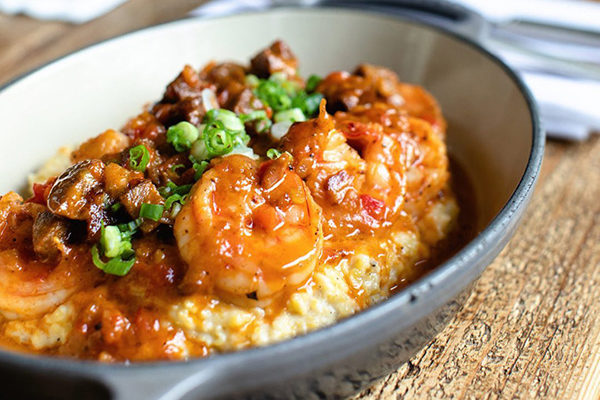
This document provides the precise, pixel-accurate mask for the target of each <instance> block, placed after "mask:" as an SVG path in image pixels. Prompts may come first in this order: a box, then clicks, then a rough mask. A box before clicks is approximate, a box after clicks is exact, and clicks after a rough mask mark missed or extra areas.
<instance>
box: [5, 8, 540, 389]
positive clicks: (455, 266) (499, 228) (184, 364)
mask: <svg viewBox="0 0 600 400" xmlns="http://www.w3.org/2000/svg"><path fill="white" fill-rule="evenodd" d="M290 11H292V12H294V13H307V14H310V13H315V12H322V11H325V12H336V13H339V12H344V13H351V14H358V15H360V16H369V17H372V18H376V19H385V20H388V21H394V22H401V23H405V24H411V25H415V26H418V27H420V28H424V29H426V30H432V31H434V32H435V33H436V34H440V35H442V36H447V37H450V38H451V39H453V40H455V41H458V42H461V43H463V44H465V45H467V46H468V47H470V48H471V49H473V50H475V51H476V52H478V53H479V54H481V55H482V56H484V57H486V58H487V59H489V60H490V61H492V62H493V63H495V64H496V65H498V66H500V67H501V69H502V70H503V72H504V73H505V74H506V75H508V77H509V78H510V79H511V80H512V81H513V82H514V84H515V86H516V87H517V89H518V91H519V93H520V94H521V95H522V96H523V99H524V101H525V104H526V106H527V108H528V113H529V117H530V119H531V130H532V132H531V134H532V140H531V149H530V153H529V157H528V161H527V164H526V166H525V170H524V171H523V175H522V177H521V179H520V181H519V183H518V184H517V186H516V187H515V190H514V191H513V193H512V194H511V196H510V197H509V199H508V200H507V202H506V203H505V204H504V206H503V207H502V208H501V209H500V211H499V212H498V213H497V214H496V216H495V217H494V218H493V219H492V220H491V221H490V222H489V223H488V224H487V226H485V227H484V228H483V229H482V230H481V232H479V234H477V235H476V237H475V238H473V239H472V240H471V241H469V242H468V243H467V244H466V245H465V246H464V247H463V248H461V249H460V250H459V251H458V252H457V253H456V254H455V255H453V256H452V257H450V258H449V259H448V260H446V261H444V262H443V263H441V264H440V265H439V266H437V267H435V268H434V269H433V270H432V271H430V272H428V273H427V274H425V275H423V276H422V277H420V278H418V279H417V280H416V281H414V282H412V283H411V284H410V285H408V286H407V287H405V288H403V289H402V290H401V291H400V292H398V293H396V294H394V295H393V296H390V297H389V298H387V299H385V300H383V301H381V302H380V303H377V304H374V305H373V306H370V307H368V308H366V309H364V310H361V311H360V312H358V313H356V314H353V315H351V316H348V317H346V318H344V319H341V320H339V321H337V322H335V323H333V324H331V325H328V326H325V327H322V328H319V329H316V330H313V331H310V332H308V333H306V334H303V335H299V336H296V337H293V338H290V339H286V340H283V341H281V342H276V343H273V344H269V345H267V346H264V347H252V348H248V349H242V350H239V351H233V352H228V353H222V354H216V355H213V356H209V357H200V358H190V359H188V360H174V361H150V362H134V363H130V364H129V363H118V364H108V363H102V362H98V361H92V360H80V359H68V358H60V357H55V356H46V355H35V354H29V353H21V352H16V351H11V350H6V349H0V363H3V364H11V365H13V366H15V367H17V368H19V367H23V368H26V369H28V370H31V368H32V367H34V368H35V369H36V370H40V371H42V370H43V371H52V372H57V373H66V374H70V375H73V376H80V377H84V378H98V377H105V376H108V375H109V374H111V373H115V372H118V373H123V372H125V371H130V372H140V373H143V372H145V371H148V370H156V369H157V368H164V367H168V368H169V369H175V368H186V369H187V368H194V367H200V366H201V365H202V364H212V363H214V362H216V361H221V362H224V363H227V362H229V363H239V362H240V360H239V359H240V358H241V359H244V358H256V359H268V358H270V357H271V356H273V355H278V354H279V355H281V354H282V353H290V352H293V351H295V350H301V349H302V348H306V347H310V346H314V345H316V344H317V343H321V342H326V341H327V340H330V339H331V337H332V336H339V335H344V331H351V330H354V329H357V328H359V327H360V326H365V325H368V324H369V323H372V322H374V321H377V320H379V319H381V318H382V317H384V316H385V315H386V314H389V313H391V312H393V311H394V310H397V309H399V308H401V307H402V306H404V305H406V304H412V305H414V306H419V305H423V302H422V301H421V300H420V299H421V296H422V294H425V293H427V292H429V291H431V290H432V289H434V288H437V289H439V287H438V286H440V284H448V283H450V282H451V281H452V280H453V278H454V280H455V281H456V280H457V279H458V278H460V277H459V276H458V275H459V274H454V272H457V271H458V270H460V269H466V270H467V271H465V272H469V271H470V270H471V269H473V267H471V268H467V267H469V262H471V264H473V262H472V261H473V260H475V259H477V258H478V256H481V255H482V254H483V253H484V251H485V250H486V249H489V248H490V246H492V245H493V243H494V242H498V241H499V240H501V239H502V238H503V235H504V236H506V233H505V230H506V225H507V224H508V223H509V222H510V221H511V220H513V219H515V217H518V214H519V213H518V211H520V210H522V209H523V208H524V207H525V206H526V203H527V201H528V199H529V197H530V196H531V193H532V191H533V187H534V186H535V183H536V180H537V177H538V174H539V170H540V167H541V163H542V159H543V154H544V144H545V132H544V131H543V130H542V127H541V123H540V119H539V113H538V110H537V105H536V102H535V100H534V98H533V95H532V94H531V92H530V90H529V88H528V87H527V86H526V85H525V84H524V83H523V81H522V80H521V78H520V77H519V76H518V75H517V73H516V72H515V71H514V70H512V68H511V67H509V66H508V65H507V64H506V63H505V62H504V61H502V60H501V59H500V58H498V57H497V56H496V55H494V54H493V53H491V52H490V51H489V50H487V49H485V48H484V47H483V46H482V45H481V44H479V43H477V42H476V40H474V39H471V38H468V37H465V36H462V35H460V34H458V33H455V32H452V31H450V30H447V29H445V28H442V27H439V26H437V25H434V24H432V23H429V22H426V21H422V20H416V19H411V18H409V17H407V16H403V15H387V14H384V13H382V12H380V11H375V10H360V9H352V8H345V7H334V6H331V5H328V6H326V7H323V6H317V7H298V6H284V7H274V8H270V9H267V10H261V11H251V12H242V13H236V14H233V15H225V16H216V17H185V18H181V19H177V20H174V21H170V22H165V23H161V24H157V25H152V26H149V27H144V28H141V29H137V30H134V31H131V32H127V33H125V34H121V35H118V36H115V37H111V38H107V39H104V40H101V41H99V42H95V43H93V44H91V45H88V46H85V47H83V48H80V49H78V50H75V51H73V52H70V53H68V54H65V55H63V56H60V57H58V58H55V59H53V60H51V61H49V62H47V63H44V64H42V65H40V66H38V67H35V68H33V69H31V70H29V71H27V72H25V73H23V74H21V75H18V76H16V77H14V78H12V79H10V80H9V81H7V82H6V83H4V84H3V85H0V95H2V94H3V93H4V92H5V90H6V89H8V88H10V87H12V86H14V85H16V84H18V83H19V82H20V81H22V80H24V79H26V78H28V77H29V76H31V75H33V74H35V73H36V72H38V71H40V70H42V69H45V68H47V67H49V66H51V65H54V64H56V63H59V62H62V61H65V60H66V59H68V58H70V57H74V56H77V55H78V54H79V53H82V52H85V51H89V50H91V49H94V48H96V47H100V46H102V45H104V44H107V43H110V42H113V41H119V40H121V39H123V38H127V37H130V36H134V35H141V34H144V33H146V32H148V31H153V30H159V29H167V30H168V29H169V28H171V27H176V26H178V25H184V24H197V23H203V22H205V21H224V22H227V20H228V19H231V18H239V17H245V16H257V15H264V14H273V13H285V12H290ZM516 214H517V215H516ZM494 257H495V256H494ZM487 264H488V263H486V266H487ZM478 275H479V274H477V275H473V276H472V277H471V278H470V280H469V281H466V282H457V284H458V285H459V286H460V287H461V288H464V287H466V286H467V285H468V284H469V283H470V282H472V281H473V280H474V279H476V277H477V276H478ZM454 294H456V293H454ZM424 310H426V308H424V307H420V308H417V309H416V310H415V311H414V314H415V317H414V321H413V322H416V321H417V320H418V319H419V318H422V317H424V316H425V315H427V314H428V313H427V312H424ZM430 312H431V311H430ZM407 325H410V322H409V323H408V324H407ZM399 330H400V329H399ZM198 369H199V370H200V368H198Z"/></svg>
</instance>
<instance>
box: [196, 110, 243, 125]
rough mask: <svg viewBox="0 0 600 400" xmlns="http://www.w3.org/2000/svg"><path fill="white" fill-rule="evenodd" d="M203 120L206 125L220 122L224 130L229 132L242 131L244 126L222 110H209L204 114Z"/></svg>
mask: <svg viewBox="0 0 600 400" xmlns="http://www.w3.org/2000/svg"><path fill="white" fill-rule="evenodd" d="M205 120H206V121H207V124H210V123H211V122H212V121H221V122H222V123H223V126H224V127H225V129H228V130H230V131H243V130H244V124H243V123H242V121H240V119H239V118H238V116H237V115H236V114H235V113H234V112H233V111H229V110H225V109H223V108H221V109H218V110H216V109H215V110H210V111H208V112H207V113H206V116H205Z"/></svg>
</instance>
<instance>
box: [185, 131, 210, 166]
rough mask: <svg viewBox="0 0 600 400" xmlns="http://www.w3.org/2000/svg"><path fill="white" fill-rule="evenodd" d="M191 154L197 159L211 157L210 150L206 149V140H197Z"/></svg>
mask: <svg viewBox="0 0 600 400" xmlns="http://www.w3.org/2000/svg"><path fill="white" fill-rule="evenodd" d="M203 136H204V134H203ZM190 154H191V155H192V156H193V157H194V158H195V159H196V160H208V159H209V158H210V155H209V154H208V150H207V149H206V145H205V144H204V140H196V141H195V142H194V144H193V145H192V148H191V149H190Z"/></svg>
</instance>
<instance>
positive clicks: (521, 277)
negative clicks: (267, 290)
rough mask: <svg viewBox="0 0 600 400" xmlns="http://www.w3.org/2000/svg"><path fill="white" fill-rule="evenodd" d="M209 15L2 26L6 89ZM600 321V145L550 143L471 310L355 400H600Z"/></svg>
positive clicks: (131, 6) (168, 5)
mask: <svg viewBox="0 0 600 400" xmlns="http://www.w3.org/2000/svg"><path fill="white" fill-rule="evenodd" d="M201 3H202V1H200V0H184V1H164V0H130V1H128V2H126V3H125V4H124V5H122V6H121V7H119V8H117V9H116V10H114V11H113V12H111V13H109V14H107V15H105V16H103V17H101V18H99V19H97V20H94V21H92V22H89V23H87V24H84V25H79V26H74V25H69V24H65V23H60V22H40V21H35V20H32V19H29V18H26V17H20V16H19V17H8V16H4V15H0V85H1V84H3V83H5V82H8V81H9V80H10V79H12V78H14V77H16V76H18V75H19V74H22V73H24V72H26V71H28V70H30V69H32V68H34V67H36V66H38V65H40V64H43V63H45V62H47V61H49V60H51V59H53V58H56V57H58V56H61V55H63V54H66V53H69V52H71V51H73V50H75V49H78V48H80V47H83V46H85V45H88V44H90V43H93V42H97V41H99V40H102V39H105V38H108V37H112V36H116V35H119V34H121V33H124V32H127V31H130V30H134V29H138V28H141V27H144V26H148V25H153V24H157V23H161V22H165V21H169V20H173V19H177V18H181V17H183V16H185V15H186V14H187V12H188V11H189V10H191V9H193V8H194V7H196V6H197V5H199V4H201ZM598 107H600V99H599V100H598ZM599 315H600V137H598V136H597V137H595V138H592V139H591V140H589V141H587V142H585V143H580V144H571V143H563V142H556V141H549V142H548V146H547V150H546V156H545V160H544V164H543V167H542V173H541V176H540V179H539V183H538V186H537V189H536V192H535V195H534V197H533V201H532V204H531V205H530V207H529V209H528V212H527V213H526V215H525V218H524V220H523V223H522V225H521V227H520V228H519V230H518V232H517V234H516V236H515V237H514V239H513V240H512V241H511V242H510V244H509V245H508V246H507V248H506V249H505V250H504V251H503V252H502V253H501V255H500V256H499V257H498V258H497V259H496V261H494V263H493V264H492V265H490V266H489V267H488V268H487V270H486V271H485V272H484V274H483V276H482V277H481V279H480V280H479V281H478V282H477V284H476V286H475V289H474V291H473V293H472V294H471V296H470V297H469V299H468V300H467V303H466V305H465V306H464V308H463V309H462V310H461V311H460V312H459V313H458V315H457V316H456V318H454V320H453V321H452V322H451V323H450V325H449V326H448V327H447V328H446V329H445V330H444V331H443V332H442V333H441V334H440V335H438V337H436V338H435V339H434V340H433V341H432V342H431V343H430V344H429V345H428V346H427V347H426V348H424V349H423V350H422V351H421V352H420V353H419V354H417V355H416V356H415V357H414V358H413V359H412V360H411V361H410V362H409V363H407V364H405V365H403V366H402V367H400V368H399V369H398V370H397V371H396V373H394V374H392V375H390V376H388V377H387V378H386V379H385V380H383V381H382V382H380V383H379V384H377V385H375V386H373V387H372V388H370V389H369V390H367V391H366V392H364V393H361V394H360V395H358V396H357V398H359V399H379V398H388V397H406V398H483V397H485V398H487V397H491V398H496V397H502V398H544V399H546V398H585V399H597V398H600V318H599V317H598V316H599Z"/></svg>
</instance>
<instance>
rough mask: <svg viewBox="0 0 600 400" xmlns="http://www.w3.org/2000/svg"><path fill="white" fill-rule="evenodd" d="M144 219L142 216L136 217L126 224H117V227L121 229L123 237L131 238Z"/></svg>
mask: <svg viewBox="0 0 600 400" xmlns="http://www.w3.org/2000/svg"><path fill="white" fill-rule="evenodd" d="M142 222H144V220H143V219H142V218H136V219H134V220H133V221H130V222H128V223H126V224H119V225H117V228H119V230H120V231H121V234H122V235H125V236H124V237H127V238H131V237H132V236H133V235H135V233H136V232H137V229H138V228H139V227H140V226H141V225H142Z"/></svg>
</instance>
